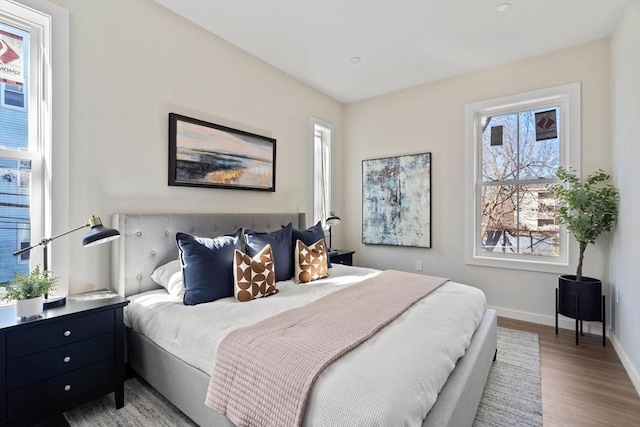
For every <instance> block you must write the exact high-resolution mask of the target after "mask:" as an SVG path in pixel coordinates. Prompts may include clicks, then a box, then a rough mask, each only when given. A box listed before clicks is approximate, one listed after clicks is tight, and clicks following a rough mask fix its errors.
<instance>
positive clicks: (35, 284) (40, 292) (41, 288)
mask: <svg viewBox="0 0 640 427" xmlns="http://www.w3.org/2000/svg"><path fill="white" fill-rule="evenodd" d="M49 273H50V272H49V271H45V270H42V269H40V266H39V265H37V266H36V268H35V269H33V271H32V272H31V273H29V274H16V275H15V277H14V279H13V282H12V283H10V284H9V285H7V293H6V295H5V297H4V299H5V300H16V314H17V315H18V317H21V318H29V317H33V316H37V315H38V314H40V313H42V309H43V303H44V295H46V294H48V293H49V292H51V291H52V290H54V289H55V287H56V284H57V283H58V278H57V277H52V276H50V274H49Z"/></svg>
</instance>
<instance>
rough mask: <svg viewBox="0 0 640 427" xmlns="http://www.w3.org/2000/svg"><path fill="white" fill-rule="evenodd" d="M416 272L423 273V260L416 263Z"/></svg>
mask: <svg viewBox="0 0 640 427" xmlns="http://www.w3.org/2000/svg"><path fill="white" fill-rule="evenodd" d="M416 271H422V261H421V260H417V261H416Z"/></svg>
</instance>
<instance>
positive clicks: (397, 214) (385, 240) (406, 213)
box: [362, 153, 431, 248]
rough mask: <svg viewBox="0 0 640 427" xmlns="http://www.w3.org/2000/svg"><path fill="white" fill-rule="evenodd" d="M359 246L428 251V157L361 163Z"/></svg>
mask: <svg viewBox="0 0 640 427" xmlns="http://www.w3.org/2000/svg"><path fill="white" fill-rule="evenodd" d="M362 243H364V244H371V245H392V246H414V247H421V248H430V247H431V153H420V154H410V155H405V156H396V157H386V158H382V159H371V160H363V161H362Z"/></svg>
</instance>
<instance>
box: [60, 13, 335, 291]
mask: <svg viewBox="0 0 640 427" xmlns="http://www.w3.org/2000/svg"><path fill="white" fill-rule="evenodd" d="M54 2H55V3H56V4H58V5H60V6H62V7H64V8H66V9H68V11H69V22H70V27H69V31H70V52H71V57H70V64H69V77H70V86H71V88H70V111H69V117H70V141H69V150H70V155H69V160H68V164H67V165H66V166H68V168H69V175H70V177H69V178H70V179H69V209H68V211H69V218H68V226H69V227H71V226H75V225H78V224H82V223H83V222H84V221H86V219H87V218H88V217H89V216H90V215H91V214H92V213H95V214H96V215H99V216H101V217H102V219H103V220H104V221H105V222H106V221H110V216H111V214H113V213H116V212H123V213H126V212H257V211H259V212H281V211H305V212H309V210H310V207H311V204H312V200H311V193H310V191H309V190H308V189H309V188H310V186H311V173H310V164H311V163H310V156H311V151H310V146H309V118H310V117H311V116H315V117H318V118H320V119H322V120H325V121H327V122H330V123H333V124H334V125H335V130H336V134H337V135H336V139H335V140H334V141H335V143H336V145H337V146H339V144H340V133H341V128H342V126H341V113H342V106H341V104H340V103H338V102H336V101H334V100H332V99H331V98H329V97H327V96H325V95H322V94H320V93H319V92H317V91H315V90H314V89H312V88H310V87H308V86H306V85H304V84H302V83H301V82H299V81H298V80H295V79H294V78H292V77H291V76H289V75H287V74H285V73H283V72H281V71H279V70H277V69H275V68H273V67H271V66H270V65H267V64H266V63H264V62H262V61H261V60H259V59H257V58H256V57H254V56H251V55H249V54H247V53H246V52H244V51H242V50H240V49H238V48H237V47H235V46H233V45H230V44H229V43H227V42H225V41H223V40H222V39H220V38H218V37H216V36H214V35H212V34H211V33H209V32H206V31H205V30H203V29H202V28H200V27H198V26H196V25H194V24H192V23H190V22H188V21H186V20H185V19H183V18H181V17H179V16H178V15H176V14H174V13H173V12H170V11H169V10H167V9H165V8H164V7H162V6H160V5H159V4H157V3H155V2H153V1H150V0H136V1H118V0H108V1H103V0H93V1H84V0H82V1H80V0H55V1H54ZM169 112H176V113H180V114H184V115H187V116H191V117H196V118H199V119H203V120H207V121H212V122H215V123H219V124H223V125H228V126H231V127H234V128H238V129H242V130H246V131H249V132H254V133H258V134H263V135H267V136H270V137H273V138H276V139H277V174H276V178H277V182H276V189H277V191H276V192H275V193H265V192H255V191H238V190H221V189H199V188H186V187H169V186H168V185H167V151H168V148H167V144H168V142H167V141H168V140H167V138H168V136H167V132H168V131H167V127H168V117H167V115H168V113H169ZM337 178H338V179H339V174H338V177H337ZM54 179H55V176H54ZM55 216H56V212H54V217H55ZM59 231H60V232H61V231H65V230H59ZM55 232H58V230H54V233H55ZM76 234H77V235H76ZM76 234H74V235H73V236H69V237H68V238H67V239H68V240H69V242H70V244H69V247H70V249H69V257H68V258H69V263H70V268H69V283H70V287H69V292H79V291H84V290H89V289H93V288H100V287H108V286H109V268H110V266H109V262H108V261H109V245H108V244H107V245H102V246H98V247H94V248H82V247H81V245H80V239H81V238H82V235H81V233H76ZM54 250H55V248H54Z"/></svg>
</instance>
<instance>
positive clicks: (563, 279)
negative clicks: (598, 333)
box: [558, 275, 603, 322]
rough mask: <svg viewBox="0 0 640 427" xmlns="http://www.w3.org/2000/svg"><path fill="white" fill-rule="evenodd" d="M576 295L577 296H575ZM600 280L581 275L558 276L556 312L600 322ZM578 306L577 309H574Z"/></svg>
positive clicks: (601, 317)
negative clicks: (578, 278) (580, 278)
mask: <svg viewBox="0 0 640 427" xmlns="http://www.w3.org/2000/svg"><path fill="white" fill-rule="evenodd" d="M576 297H577V298H576ZM601 298H602V282H601V281H600V280H598V279H593V278H591V277H585V276H582V280H581V281H579V282H578V281H577V280H576V276H570V275H565V276H560V277H559V278H558V313H560V314H562V315H563V316H567V317H572V318H574V319H579V320H597V321H598V322H602V320H603V315H602V314H603V313H602V299H601ZM578 305H579V306H580V308H579V311H577V310H576V307H577V306H578Z"/></svg>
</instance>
